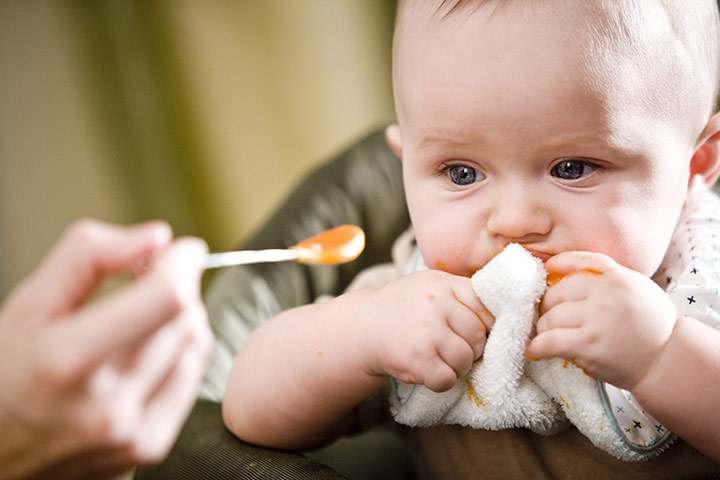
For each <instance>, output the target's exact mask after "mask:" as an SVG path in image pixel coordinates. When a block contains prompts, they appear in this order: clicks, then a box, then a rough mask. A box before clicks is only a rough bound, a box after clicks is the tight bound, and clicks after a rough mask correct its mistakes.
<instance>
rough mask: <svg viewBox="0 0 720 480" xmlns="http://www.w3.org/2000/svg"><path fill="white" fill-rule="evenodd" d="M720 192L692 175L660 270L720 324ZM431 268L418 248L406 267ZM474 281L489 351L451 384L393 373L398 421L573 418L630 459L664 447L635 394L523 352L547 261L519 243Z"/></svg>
mask: <svg viewBox="0 0 720 480" xmlns="http://www.w3.org/2000/svg"><path fill="white" fill-rule="evenodd" d="M719 245H720V200H719V199H718V197H717V196H716V195H715V194H713V193H712V192H710V191H707V190H706V189H704V188H703V187H702V186H700V185H699V184H698V183H695V184H694V185H693V189H692V190H691V192H690V194H689V196H688V201H687V202H686V205H685V208H684V209H683V212H682V215H681V218H680V221H679V222H678V226H677V228H676V231H675V233H674V235H673V243H672V245H671V247H670V248H669V249H668V252H667V255H666V257H665V259H664V261H663V264H662V266H661V268H660V269H659V270H658V272H657V273H656V275H655V276H654V277H653V279H654V280H655V281H656V282H658V283H659V284H660V285H661V286H663V287H666V289H667V292H668V295H669V296H670V298H671V299H672V300H673V302H674V303H675V306H676V308H677V311H678V314H680V315H688V316H691V317H693V318H695V319H697V320H700V321H703V322H705V323H706V324H708V325H710V326H712V327H714V328H719V327H720V314H719V312H720V297H719V296H718V290H719V289H720V273H719V272H720V264H718V262H720V247H719ZM422 268H424V265H423V263H422V259H421V258H420V255H419V253H418V252H417V250H415V252H414V254H413V255H412V257H411V261H410V263H409V264H408V269H409V270H417V269H422ZM473 288H474V289H475V291H476V294H478V296H479V297H480V299H481V300H482V301H483V303H484V304H485V305H486V307H487V308H488V309H489V310H490V311H491V312H492V313H493V314H494V315H495V317H496V324H495V326H494V328H493V331H492V334H491V335H490V336H489V338H488V342H487V345H486V348H485V354H484V357H483V358H482V359H481V360H479V361H478V362H477V363H476V364H475V365H474V366H473V369H472V370H471V371H470V373H469V374H468V375H467V376H466V377H465V378H463V379H460V380H459V381H458V382H457V384H456V385H455V386H454V387H453V388H452V389H451V390H449V391H448V392H443V393H435V392H432V391H431V390H429V389H427V388H425V387H423V386H417V385H406V384H403V383H401V382H398V381H394V382H393V385H394V388H393V391H392V392H391V395H390V404H391V413H392V414H393V416H394V418H395V419H396V421H398V422H400V423H404V424H407V425H411V426H428V425H433V424H438V423H445V424H460V425H466V426H470V427H474V428H484V429H492V430H497V429H504V428H512V427H525V428H529V429H531V430H533V431H535V432H537V433H542V434H552V433H555V432H556V431H558V430H559V429H561V428H563V427H564V426H565V425H567V421H568V420H569V421H570V422H571V423H573V424H574V425H575V426H576V427H577V428H578V430H580V431H581V432H582V433H583V434H584V435H585V436H587V437H588V438H589V439H590V440H591V441H592V442H593V444H595V445H596V446H597V447H599V448H601V449H603V450H605V451H606V452H608V453H610V454H612V455H613V456H615V457H617V458H619V459H622V460H626V461H639V460H645V459H647V458H650V457H652V456H654V455H657V454H659V453H660V452H661V451H662V450H663V449H664V448H666V447H667V446H668V445H669V444H670V443H671V442H672V439H673V435H672V434H671V432H669V431H667V430H666V429H665V428H664V427H663V426H662V425H661V424H659V422H657V421H656V420H655V419H654V418H652V417H651V416H650V415H648V414H647V413H646V412H645V411H644V410H643V409H642V407H641V406H640V405H639V404H638V403H637V402H636V401H635V399H634V398H633V397H632V395H631V394H630V393H629V392H627V391H624V390H621V389H619V388H616V387H614V386H612V385H609V384H604V383H602V382H599V381H596V380H594V379H592V378H590V377H589V376H587V375H585V374H584V373H583V372H582V371H581V370H580V369H578V368H577V367H575V366H574V365H573V364H572V363H571V362H567V361H563V360H560V359H553V360H547V361H538V362H526V361H525V357H524V351H525V346H526V345H527V342H528V341H529V336H530V334H531V329H532V325H533V322H534V320H535V318H536V315H537V313H536V312H537V303H538V301H539V299H540V298H541V296H542V294H543V292H544V289H545V272H544V269H543V268H542V264H541V263H540V262H539V261H537V260H536V259H535V258H534V257H532V256H531V255H530V254H529V253H528V252H526V251H525V250H524V249H523V248H522V247H520V246H518V245H515V246H510V247H508V248H507V249H506V250H505V251H503V252H502V253H501V254H500V255H498V256H497V257H496V258H495V259H493V260H492V261H491V262H489V263H488V264H487V265H486V266H485V267H484V268H483V269H482V270H481V271H479V272H478V273H476V275H475V276H474V277H473Z"/></svg>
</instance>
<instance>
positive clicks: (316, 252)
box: [205, 225, 365, 268]
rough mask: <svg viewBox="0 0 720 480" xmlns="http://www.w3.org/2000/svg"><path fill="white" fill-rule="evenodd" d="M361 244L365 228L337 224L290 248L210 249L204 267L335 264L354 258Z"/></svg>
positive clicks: (362, 245) (363, 240)
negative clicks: (230, 250)
mask: <svg viewBox="0 0 720 480" xmlns="http://www.w3.org/2000/svg"><path fill="white" fill-rule="evenodd" d="M364 248H365V232H363V231H362V229H361V228H360V227H358V226H357V225H341V226H339V227H335V228H331V229H330V230H325V231H324V232H321V233H319V234H317V235H315V236H314V237H310V238H308V239H306V240H303V241H302V242H300V243H298V244H297V245H293V246H292V247H290V248H284V249H281V248H274V249H269V250H238V251H234V252H220V253H211V254H209V255H208V256H207V259H206V260H205V268H219V267H230V266H233V265H246V264H249V263H264V262H286V261H296V262H299V263H306V264H310V265H337V264H340V263H347V262H350V261H352V260H355V259H356V258H357V257H358V255H360V253H362V251H363V249H364Z"/></svg>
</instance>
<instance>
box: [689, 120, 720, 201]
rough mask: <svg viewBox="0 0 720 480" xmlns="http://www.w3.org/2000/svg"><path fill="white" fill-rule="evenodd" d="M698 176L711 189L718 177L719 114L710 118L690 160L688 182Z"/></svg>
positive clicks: (719, 169) (719, 159)
mask: <svg viewBox="0 0 720 480" xmlns="http://www.w3.org/2000/svg"><path fill="white" fill-rule="evenodd" d="M695 175H700V176H701V177H702V178H703V181H704V182H705V184H706V185H708V186H710V187H712V186H713V185H714V184H715V182H716V181H717V179H718V176H720V113H716V114H715V115H713V116H712V117H710V121H709V122H708V123H707V125H706V126H705V130H703V133H702V135H701V136H700V143H699V146H698V148H697V150H695V153H694V154H693V157H692V160H690V181H692V179H693V178H694V177H695Z"/></svg>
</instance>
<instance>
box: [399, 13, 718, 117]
mask: <svg viewBox="0 0 720 480" xmlns="http://www.w3.org/2000/svg"><path fill="white" fill-rule="evenodd" d="M413 1H421V2H425V1H428V0H398V16H399V14H400V12H401V10H402V9H403V8H404V6H405V5H406V4H408V3H412V2H413ZM547 1H557V0H435V2H436V3H437V7H436V10H435V15H437V16H439V17H440V18H446V17H449V16H452V15H458V14H461V13H463V12H465V13H467V14H472V12H474V11H476V10H478V9H480V8H482V7H484V6H486V5H487V6H490V5H491V6H492V8H495V9H501V8H503V6H504V5H505V4H510V3H515V2H523V3H527V4H528V5H529V6H532V5H533V4H538V3H540V2H547ZM573 1H575V0H573ZM582 1H584V2H585V1H587V2H588V3H587V5H588V6H589V8H593V4H595V5H596V6H597V7H602V8H603V9H604V10H605V11H606V12H607V15H604V16H603V17H604V18H603V19H602V20H599V21H598V25H597V26H596V28H597V29H598V31H606V32H607V31H609V32H612V35H611V37H612V42H613V43H616V44H620V43H622V44H625V45H630V46H631V47H634V46H636V45H638V40H639V39H638V38H637V36H636V35H633V30H634V29H633V25H637V24H638V23H639V22H641V21H642V2H646V1H648V0H641V1H638V0H582ZM654 1H656V2H658V3H659V4H660V5H661V6H662V7H663V8H664V11H665V13H666V15H667V18H668V23H669V24H670V27H671V29H672V31H673V33H674V35H675V36H676V38H677V39H678V40H679V41H680V42H681V44H682V45H683V47H684V48H685V51H686V52H687V55H688V57H689V58H690V60H691V62H692V65H693V69H694V70H695V71H696V73H697V72H704V74H698V78H697V80H698V81H699V82H701V84H700V85H694V86H693V88H702V89H705V88H707V87H710V88H709V89H708V90H707V91H708V93H709V94H710V95H708V97H707V101H703V108H707V116H708V117H709V116H710V115H711V114H712V113H714V112H716V111H718V110H719V109H720V98H719V97H720V13H719V11H718V10H719V8H718V3H719V2H720V0H690V1H688V0H654Z"/></svg>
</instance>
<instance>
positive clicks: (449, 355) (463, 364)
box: [437, 333, 475, 377]
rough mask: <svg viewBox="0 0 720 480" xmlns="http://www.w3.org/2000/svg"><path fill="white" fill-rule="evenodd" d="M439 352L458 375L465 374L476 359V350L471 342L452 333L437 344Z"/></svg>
mask: <svg viewBox="0 0 720 480" xmlns="http://www.w3.org/2000/svg"><path fill="white" fill-rule="evenodd" d="M437 353H438V356H439V357H440V358H441V359H442V360H443V361H444V362H445V363H446V364H447V365H448V366H449V367H450V368H452V369H453V371H454V372H455V376H456V377H463V376H465V374H467V373H468V372H469V371H470V368H471V367H472V364H473V360H475V351H474V350H473V348H472V347H471V346H470V344H469V343H468V342H466V341H465V340H464V339H462V338H460V337H458V336H457V335H454V334H452V333H450V334H448V335H446V336H445V338H443V340H442V341H441V342H440V344H439V345H438V346H437Z"/></svg>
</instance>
